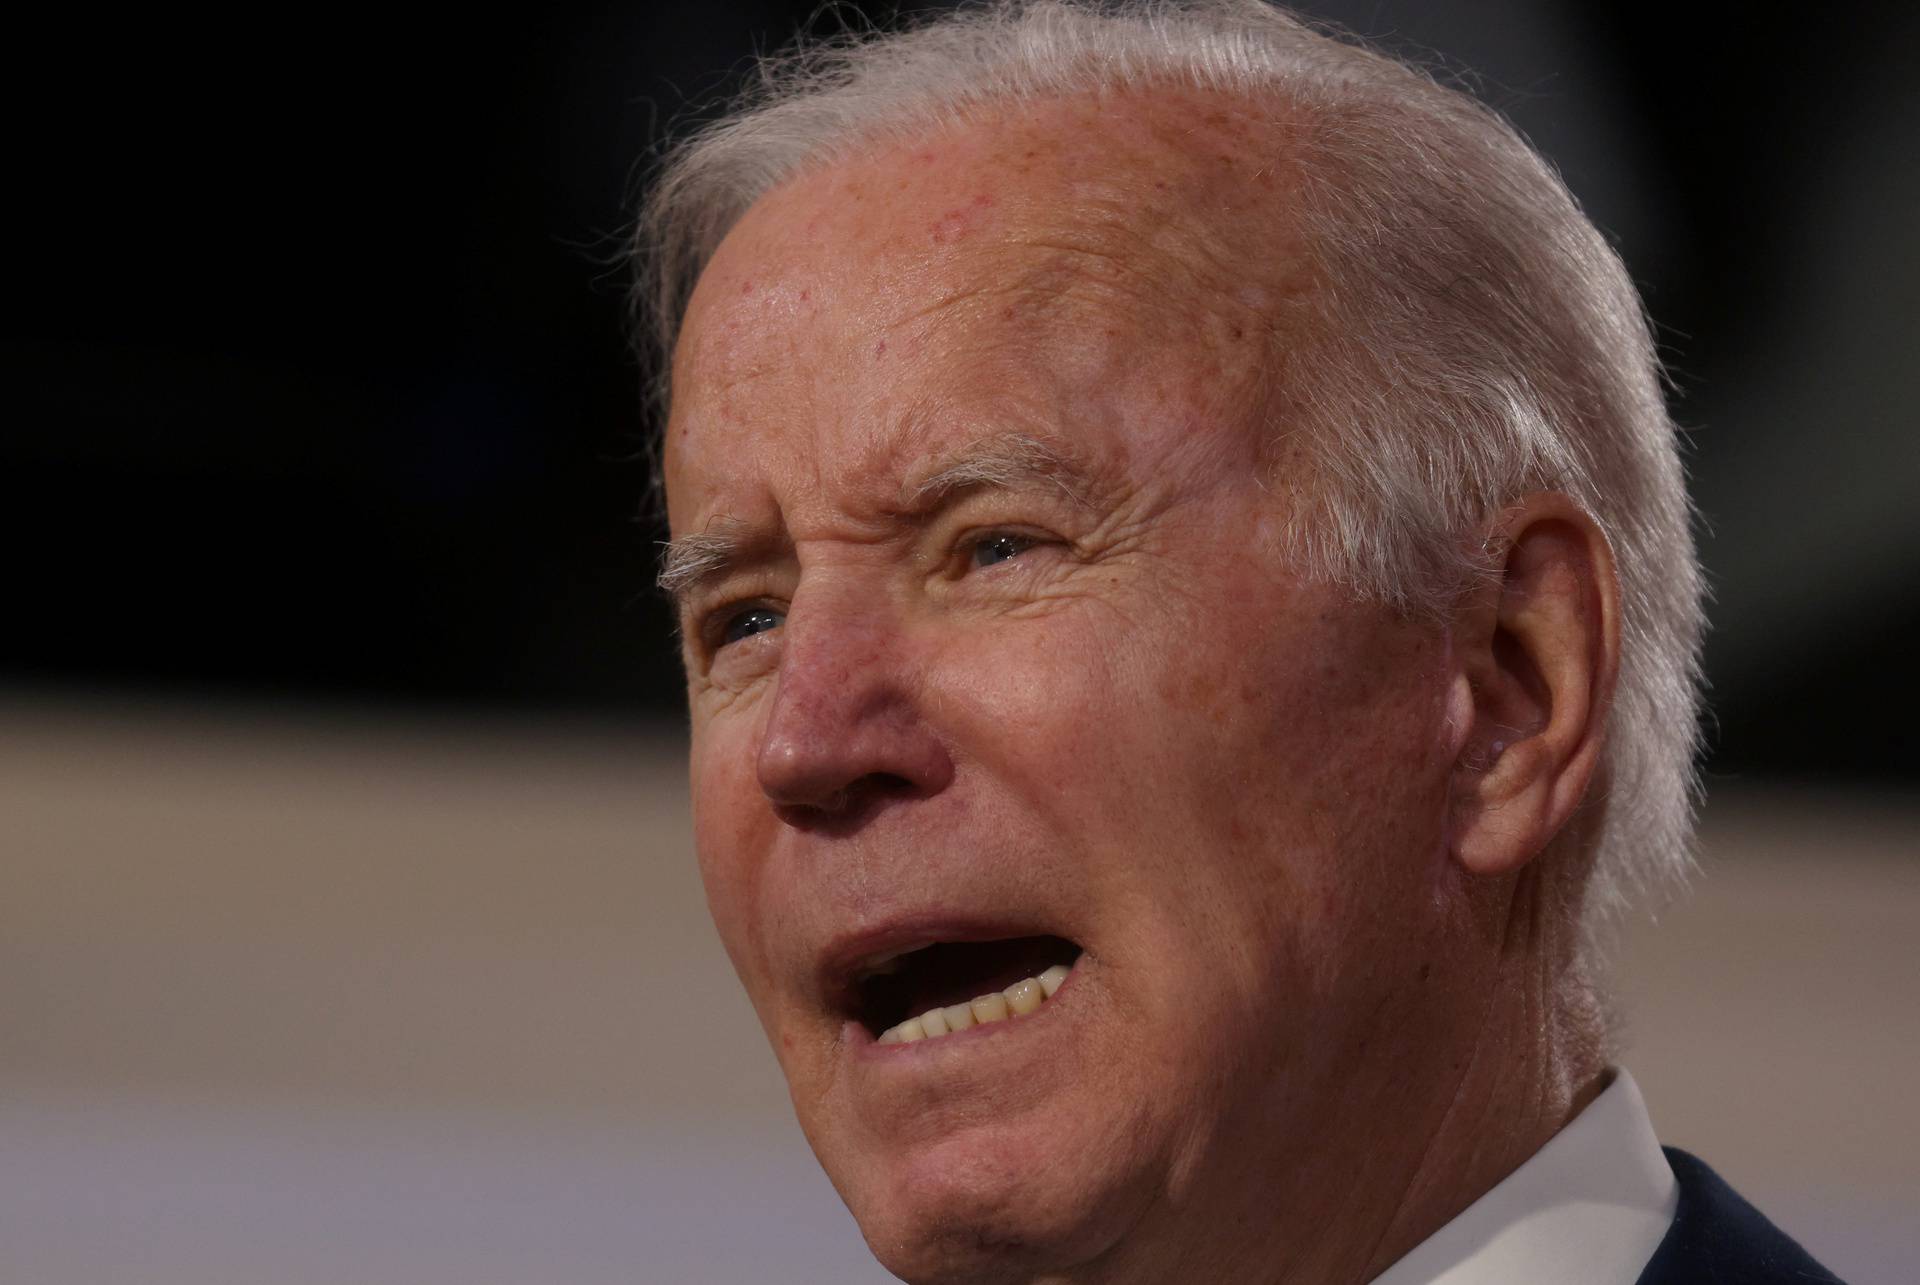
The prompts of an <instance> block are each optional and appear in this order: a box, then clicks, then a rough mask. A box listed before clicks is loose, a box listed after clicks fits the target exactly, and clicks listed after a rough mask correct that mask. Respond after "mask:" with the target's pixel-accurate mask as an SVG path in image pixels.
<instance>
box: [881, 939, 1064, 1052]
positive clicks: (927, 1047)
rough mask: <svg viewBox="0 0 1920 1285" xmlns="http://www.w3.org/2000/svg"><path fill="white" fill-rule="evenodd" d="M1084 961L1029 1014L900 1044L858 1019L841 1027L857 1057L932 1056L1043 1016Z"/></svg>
mask: <svg viewBox="0 0 1920 1285" xmlns="http://www.w3.org/2000/svg"><path fill="white" fill-rule="evenodd" d="M1085 960H1086V954H1085V952H1082V953H1081V955H1080V958H1078V959H1076V960H1074V962H1073V968H1072V970H1071V971H1069V972H1068V973H1067V979H1066V980H1065V981H1063V982H1061V983H1060V989H1059V990H1057V991H1055V992H1054V993H1053V994H1052V996H1050V997H1049V998H1048V999H1046V1000H1045V1001H1044V1002H1042V1003H1041V1005H1040V1007H1039V1008H1037V1009H1035V1010H1034V1011H1033V1012H1031V1013H1025V1014H1022V1015H1020V1016H1018V1017H1007V1018H1004V1019H1002V1020H1001V1021H998V1022H975V1023H974V1024H973V1025H972V1026H969V1027H968V1028H967V1029H966V1030H964V1031H949V1032H948V1033H947V1034H945V1035H935V1036H932V1037H930V1038H928V1039H924V1040H914V1041H912V1042H910V1043H903V1044H882V1043H880V1041H879V1039H878V1037H876V1036H873V1035H870V1034H868V1032H867V1028H866V1026H865V1025H864V1024H862V1023H861V1022H859V1021H853V1020H850V1021H848V1022H847V1024H846V1027H845V1028H844V1029H845V1031H846V1035H847V1042H848V1044H849V1045H850V1046H852V1047H853V1049H854V1051H855V1055H856V1056H858V1057H861V1058H905V1057H915V1056H923V1057H924V1056H934V1055H935V1053H936V1050H937V1049H941V1048H946V1047H947V1046H948V1045H955V1046H956V1047H957V1046H971V1045H972V1044H973V1043H974V1042H975V1041H976V1039H990V1038H993V1037H995V1036H1004V1035H1010V1034H1014V1033H1016V1032H1018V1031H1021V1030H1025V1029H1026V1028H1028V1027H1030V1026H1032V1025H1033V1024H1034V1023H1035V1022H1037V1021H1039V1020H1040V1019H1042V1018H1044V1017H1045V1016H1046V1015H1047V1014H1048V1013H1049V1012H1050V1011H1052V1009H1053V1006H1054V1005H1056V1004H1058V1003H1059V1002H1060V1001H1061V1000H1062V999H1063V998H1065V996H1066V994H1067V992H1068V991H1070V990H1074V989H1075V983H1076V982H1077V981H1078V980H1079V977H1080V965H1081V964H1082V963H1084V962H1085Z"/></svg>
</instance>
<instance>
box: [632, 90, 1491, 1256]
mask: <svg viewBox="0 0 1920 1285" xmlns="http://www.w3.org/2000/svg"><path fill="white" fill-rule="evenodd" d="M1092 111H1093V109H1092V108H1091V107H1090V106H1089V105H1084V104H1082V105H1075V104H1071V103H1065V104H1056V105H1054V106H1051V107H1047V108H1043V109H1036V110H1033V111H1030V112H1028V113H1027V114H1026V115H1025V116H1023V117H1022V118H1021V119H1020V120H1018V121H1005V122H1001V123H998V124H993V123H986V124H979V125H976V126H972V127H969V128H968V129H967V130H966V131H964V132H960V133H957V134H954V135H952V136H943V137H941V138H939V139H937V140H932V141H928V142H927V143H925V144H924V145H922V146H919V147H902V148H892V149H888V150H883V151H878V152H874V153H871V154H869V155H867V156H865V157H864V158H861V159H858V160H855V161H850V162H847V163H843V164H838V165H836V166H834V167H832V168H829V169H826V170H823V171H820V172H817V173H814V174H811V175H809V176H806V177H803V178H801V179H799V180H797V181H795V182H793V183H791V184H789V185H787V186H786V187H784V188H782V189H780V190H778V191H777V192H775V193H774V194H772V195H770V196H769V197H767V198H766V199H764V200H763V201H761V202H760V203H759V204H758V205H757V206H756V207H755V208H754V209H753V210H752V211H751V212H750V213H749V214H748V215H747V217H746V218H745V219H744V220H743V221H742V222H741V223H740V224H739V225H738V227H737V228H736V229H735V230H734V231H733V232H732V234H731V235H730V236H729V237H728V239H727V241H726V243H725V244H724V245H723V246H722V248H721V249H720V251H719V253H718V255H717V256H716V257H715V259H714V260H713V262H712V264H711V266H710V267H709V268H708V270H707V272H706V274H705V275H704V277H703V278H702V280H701V283H700V286H699V289H698V291H697V292H696V296H695V299H694V301H693V304H692V306H691V308H690V310H689V313H688V317H687V321H686V326H685V329H684V332H683V335H682V338H681V343H680V348H679V351H678V356H677V361H676V365H675V376H674V392H675V398H674V413H673V416H672V419H671V422H670V425H669V428H668V440H667V459H666V464H667V479H668V495H669V503H670V511H671V519H672V527H673V534H674V536H675V537H676V539H678V540H685V539H687V538H688V537H700V541H699V542H698V543H696V544H695V545H693V546H691V547H692V548H693V549H694V550H695V551H696V552H697V553H699V554H700V555H701V557H700V558H699V559H697V560H696V561H697V562H698V564H699V565H697V566H689V567H688V569H687V571H688V573H687V574H686V575H685V576H684V577H683V579H684V581H685V584H684V586H683V587H684V592H685V599H684V605H683V615H682V624H683V626H684V632H685V639H686V644H685V659H686V664H687V669H688V674H689V691H690V703H691V710H692V725H693V749H692V782H693V801H694V812H695V824H696V834H697V843H698V850H699V857H700V862H701V869H702V872H703V875H704V878H705V881H706V887H707V892H708V897H709V899H710V902H711V906H712V910H713V915H714V919H715V921H716V923H717V925H718V927H719V931H720V935H721V937H722V939H723V941H724V942H725V944H726V947H727V949H728V951H729V953H730V955H731V957H732V959H733V962H734V964H735V966H736V968H737V969H738V970H739V973H740V977H741V979H742V981H743V982H744V983H745V985H746V988H747V991H748V992H749V994H750V995H751V997H752V1000H753V1002H754V1004H755V1006H756V1008H757V1010H758V1012H759V1015H760V1019H761V1021H762V1022H763V1023H764V1025H765V1027H766V1031H767V1034H768V1037H769V1039H770V1040H771V1042H772V1044H773V1047H774V1050H775V1052H776V1054H777V1055H778V1057H779V1059H780V1063H781V1066H782V1067H783V1069H784V1070H785V1072H786V1075H787V1078H788V1081H789V1084H790V1086H791V1089H792V1094H793V1101H794V1105H795V1107H796V1110H797V1112H798V1114H799V1117H800V1121H801V1124H802V1125H803V1127H804V1128H805V1130H806V1133H807V1136H808V1138H809V1139H810V1140H811V1142H812V1144H813V1146H814V1148H815V1150H816V1151H817V1153H818V1154H819V1156H820V1159H821V1161H822V1163H823V1164H824V1165H825V1167H826V1169H827V1171H828V1173H829V1174H830V1175H831V1177H832V1178H833V1180H834V1182H835V1184H836V1185H837V1187H838V1188H839V1190H840V1191H841V1193H842V1195H843V1196H844V1197H845V1199H846V1200H847V1203H848V1205H849V1206H850V1207H851V1208H852V1210H853V1212H854V1214H855V1216H856V1217H857V1218H858V1220H859V1221H860V1224H861V1226H862V1228H863V1230H864V1231H865V1233H866V1235H867V1238H868V1240H869V1242H870V1243H871V1244H872V1246H873V1248H874V1249H875V1251H876V1253H877V1254H879V1256H880V1257H881V1258H882V1260H883V1261H885V1262H886V1263H887V1264H888V1265H889V1266H890V1267H893V1268H894V1269H895V1270H896V1271H899V1272H902V1273H904V1274H908V1275H913V1276H921V1275H938V1274H940V1273H943V1272H952V1273H959V1274H964V1273H965V1272H968V1271H975V1270H983V1269H984V1268H985V1267H987V1266H991V1265H999V1266H1005V1267H1008V1268H1017V1269H1018V1270H1020V1271H1039V1270H1041V1269H1054V1270H1060V1269H1065V1268H1067V1267H1069V1266H1071V1265H1073V1264H1077V1263H1091V1262H1096V1261H1101V1260H1105V1261H1110V1262H1119V1261H1121V1260H1123V1259H1126V1258H1127V1257H1128V1256H1129V1255H1132V1256H1133V1258H1132V1261H1138V1262H1146V1261H1149V1259H1150V1257H1151V1255H1150V1254H1148V1253H1147V1251H1145V1250H1140V1249H1138V1248H1137V1247H1138V1246H1139V1245H1142V1244H1146V1243H1149V1242H1152V1243H1156V1244H1159V1245H1161V1246H1163V1247H1164V1246H1169V1245H1174V1244H1175V1243H1176V1242H1178V1240H1179V1238H1180V1233H1179V1232H1178V1231H1177V1230H1176V1229H1177V1228H1179V1227H1182V1226H1185V1227H1188V1228H1193V1227H1194V1226H1195V1225H1196V1218H1195V1215H1196V1214H1198V1215H1199V1216H1200V1217H1199V1219H1198V1222H1199V1223H1200V1224H1202V1226H1201V1228H1200V1230H1202V1231H1203V1232H1204V1230H1205V1228H1204V1224H1206V1223H1207V1222H1208V1221H1209V1220H1212V1219H1230V1218H1232V1217H1235V1216H1236V1211H1242V1210H1244V1211H1246V1212H1247V1214H1248V1216H1249V1217H1258V1218H1263V1219H1268V1220H1278V1221H1279V1222H1280V1223H1281V1224H1283V1225H1284V1224H1286V1223H1287V1221H1288V1220H1289V1219H1292V1220H1295V1221H1297V1222H1298V1223H1299V1226H1300V1230H1301V1232H1302V1233H1303V1234H1304V1233H1306V1232H1307V1231H1308V1229H1309V1225H1310V1224H1311V1222H1312V1221H1313V1220H1315V1219H1317V1218H1323V1217H1326V1216H1328V1215H1330V1214H1331V1212H1332V1211H1333V1210H1335V1209H1337V1207H1338V1200H1339V1199H1340V1198H1341V1189H1342V1186H1343V1176H1344V1175H1348V1174H1351V1173H1353V1172H1354V1171H1355V1168H1356V1164H1355V1162H1354V1161H1353V1160H1352V1159H1350V1158H1348V1157H1347V1156H1346V1155H1345V1154H1344V1153H1346V1152H1347V1151H1348V1150H1349V1149H1351V1148H1353V1147H1354V1146H1356V1145H1377V1146H1378V1147H1379V1148H1382V1149H1385V1150H1391V1148H1392V1147H1394V1146H1395V1145H1396V1140H1395V1139H1394V1138H1393V1137H1392V1136H1391V1131H1390V1130H1387V1129H1386V1128H1385V1127H1384V1126H1375V1125H1374V1124H1373V1123H1371V1122H1373V1121H1376V1120H1382V1119H1386V1118H1390V1116H1391V1104H1392V1103H1393V1101H1394V1100H1395V1098H1396V1095H1402V1094H1403V1093H1404V1084H1396V1083H1395V1082H1394V1081H1393V1080H1392V1078H1391V1074H1398V1075H1399V1076H1401V1077H1402V1079H1403V1080H1404V1077H1405V1076H1406V1075H1407V1074H1408V1073H1409V1072H1408V1068H1409V1067H1410V1066H1414V1067H1417V1066H1419V1062H1418V1059H1417V1058H1416V1057H1415V1056H1414V1055H1413V1054H1412V1053H1411V1052H1409V1050H1415V1049H1428V1048H1431V1047H1432V1046H1433V1044H1434V1039H1433V1036H1432V1033H1433V1032H1434V1031H1435V1030H1438V1029H1441V1028H1443V1027H1445V1026H1446V1025H1448V1024H1449V1023H1453V1022H1456V1021H1457V1020H1458V1018H1459V1015H1460V1013H1461V1012H1462V1011H1464V1007H1463V1006H1464V1005H1465V1004H1466V1003H1467V1002H1468V1000H1467V997H1465V996H1463V995H1459V994H1456V993H1454V992H1452V991H1450V990H1448V989H1446V987H1445V985H1444V984H1442V983H1441V982H1440V981H1439V980H1438V977H1439V975H1440V973H1439V971H1438V970H1436V974H1435V980H1434V981H1433V982H1432V983H1431V984H1427V983H1423V981H1422V980H1421V979H1424V978H1426V976H1427V970H1426V965H1427V964H1428V962H1429V961H1430V960H1431V959H1432V958H1433V957H1434V956H1435V955H1436V954H1438V953H1439V952H1440V951H1442V950H1443V948H1444V947H1443V938H1444V934H1445V927H1444V925H1443V924H1442V923H1441V922H1440V921H1441V920H1443V919H1444V918H1445V914H1444V913H1443V912H1442V911H1439V910H1436V906H1438V905H1445V904H1449V903H1448V901H1447V898H1446V897H1445V896H1444V895H1442V894H1443V893H1444V892H1445V889H1443V887H1442V885H1443V884H1444V883H1445V882H1446V881H1448V880H1450V879H1452V878H1454V875H1453V874H1452V873H1451V871H1450V868H1449V865H1448V863H1447V861H1446V859H1445V840H1444V831H1445V816H1446V800H1447V779H1448V768H1449V764H1450V756H1451V752H1450V745H1451V742H1450V741H1449V736H1448V733H1447V731H1446V729H1445V726H1444V724H1445V719H1444V716H1443V710H1442V704H1443V702H1442V693H1443V691H1444V690H1445V686H1446V680H1445V672H1446V666H1447V659H1446V656H1445V645H1444V642H1443V641H1442V640H1441V639H1440V637H1439V636H1438V635H1437V634H1434V633H1431V632H1429V631H1425V630H1422V629H1419V628H1415V627H1414V626H1411V625H1409V624H1406V623H1403V622H1400V621H1398V620H1396V619H1395V618H1394V617H1392V616H1391V615H1390V614H1388V613H1387V612H1385V611H1383V610H1381V609H1379V608H1376V607H1373V606H1368V605H1362V604H1358V603H1355V602H1353V601H1352V600H1350V598H1349V597H1347V596H1346V595H1345V594H1343V593H1342V592H1340V591H1339V590H1337V589H1335V588H1332V587H1329V586H1325V585H1318V584H1310V583H1307V582H1305V581H1304V580H1303V579H1302V578H1301V577H1300V576H1298V575H1297V574H1295V573H1294V571H1293V570H1292V569H1291V568H1290V567H1289V565H1288V561H1287V559H1286V558H1285V557H1284V556H1283V554H1282V545H1283V539H1282V534H1283V531H1284V529H1285V526H1286V523H1287V521H1288V520H1289V518H1290V516H1291V510H1290V499H1289V496H1290V486H1291V485H1292V483H1290V481H1289V478H1288V475H1287V472H1286V469H1287V455H1286V452H1285V450H1284V448H1282V449H1280V450H1279V451H1277V452H1273V453H1270V454H1269V453H1263V452H1262V450H1261V449H1260V444H1261V441H1262V437H1263V435H1269V436H1270V435H1271V434H1273V433H1276V432H1282V433H1283V432H1284V430H1285V427H1286V426H1285V425H1284V424H1278V425H1269V424H1267V423H1265V421H1264V415H1265V412H1266V408H1267V406H1268V405H1269V402H1268V399H1267V390H1268V381H1269V379H1270V378H1271V376H1272V372H1273V371H1274V370H1275V369H1276V368H1278V366H1279V365H1281V364H1283V363H1281V361H1280V359H1282V358H1284V355H1285V351H1286V349H1287V346H1288V343H1289V339H1288V334H1287V325H1288V324H1289V322H1288V321H1287V318H1288V317H1289V315H1290V314H1291V312H1292V308H1291V304H1292V302H1293V301H1295V300H1296V299H1297V296H1298V294H1299V293H1300V292H1301V291H1303V290H1305V289H1307V288H1308V286H1307V285H1306V284H1305V274H1304V273H1302V272H1301V271H1300V270H1299V267H1298V264H1297V261H1296V260H1295V259H1293V258H1292V257H1291V254H1290V252H1289V250H1288V248H1287V246H1286V243H1285V239H1284V238H1281V237H1276V236H1275V235H1274V234H1273V232H1272V224H1271V215H1270V213H1265V212H1264V211H1270V210H1272V209H1274V208H1284V200H1285V184H1284V181H1283V180H1280V179H1276V178H1275V176H1274V173H1273V170H1272V167H1270V166H1269V167H1267V168H1265V169H1264V170H1263V169H1262V167H1261V166H1260V165H1258V164H1255V163H1252V162H1247V161H1243V160H1241V159H1238V158H1237V153H1236V152H1235V150H1234V148H1233V147H1232V146H1231V137H1232V132H1233V128H1234V126H1233V124H1232V122H1226V123H1224V124H1223V123H1222V121H1221V120H1220V119H1219V118H1218V113H1217V112H1216V113H1215V115H1214V116H1212V117H1203V113H1202V109H1201V108H1199V107H1195V106H1192V105H1184V104H1180V103H1177V102H1167V103H1164V104H1161V105H1158V106H1154V107H1153V108H1152V109H1151V110H1145V109H1142V110H1140V111H1137V112H1135V113H1134V116H1133V118H1132V119H1131V123H1129V122H1128V121H1127V120H1125V119H1123V120H1120V121H1118V122H1116V120H1115V119H1114V116H1115V115H1121V116H1124V115H1125V114H1124V113H1112V112H1111V111H1110V112H1109V113H1108V114H1107V115H1106V116H1104V117H1102V119H1101V121H1100V122H1099V124H1098V125H1097V126H1094V124H1093V121H1092ZM1196 138H1199V139H1211V140H1213V141H1212V142H1209V143H1207V144H1206V145H1204V146H1203V145H1199V144H1197V143H1196V142H1195V139H1196ZM1221 139H1225V140H1227V141H1225V142H1221V141H1220V140H1221ZM1235 209H1238V210H1241V211H1243V212H1244V211H1248V210H1253V211H1255V213H1256V214H1257V216H1258V217H1257V218H1255V219H1252V220H1251V221H1252V222H1255V223H1258V224H1260V225H1261V226H1262V227H1264V228H1265V231H1264V232H1262V233H1261V236H1262V238H1263V239H1262V243H1261V245H1260V247H1259V248H1258V249H1257V250H1256V249H1254V248H1253V247H1251V246H1248V245H1243V244H1242V238H1243V236H1244V235H1246V228H1245V227H1243V226H1241V223H1242V222H1247V221H1248V220H1245V219H1242V220H1241V221H1240V222H1236V216H1234V215H1233V214H1231V211H1233V210H1235ZM1202 211H1205V212H1206V213H1204V214H1203V213H1201V212H1202ZM1221 211H1228V212H1229V213H1227V214H1222V213H1220V212H1221ZM1209 218H1212V220H1213V222H1212V223H1209V222H1208V219H1209ZM1247 264H1253V265H1255V267H1254V268H1253V269H1251V270H1249V269H1248V268H1247V267H1246V266H1245V265H1247ZM1268 465H1271V466H1270V467H1268ZM683 547H685V546H683ZM934 943H958V945H950V946H947V947H943V948H940V949H935V950H926V951H923V950H921V949H920V948H922V947H927V946H929V945H931V944H934ZM901 952H911V953H907V954H904V955H901ZM896 955H898V956H900V957H899V958H897V959H895V960H892V961H891V962H887V961H888V957H889V956H896ZM1052 962H1061V963H1070V964H1071V972H1070V973H1069V975H1068V978H1067V981H1066V983H1065V985H1064V986H1062V987H1060V989H1059V990H1058V991H1057V993H1055V994H1054V995H1053V997H1052V998H1050V999H1047V1000H1045V1002H1044V1003H1042V1004H1041V1005H1040V1006H1039V1007H1038V1008H1037V1010H1035V1011H1033V1012H1031V1013H1028V1014H1026V1015H1021V1016H1013V1017H1011V1018H1009V1019H1008V1020H1005V1021H1000V1022H994V1023H990V1024H980V1025H975V1026H973V1027H972V1028H971V1029H965V1030H956V1031H954V1032H952V1033H949V1034H946V1035H944V1036H940V1037H937V1038H929V1039H924V1040H918V1041H914V1042H898V1043H895V1042H887V1043H883V1042H880V1039H879V1037H880V1036H881V1035H882V1034H883V1032H884V1031H885V1030H886V1029H887V1028H889V1027H891V1026H893V1025H894V1024H896V1023H898V1022H900V1021H901V1020H902V1019H903V1018H906V1017H911V1016H913V1015H915V1014H917V1013H920V1012H923V1011H926V1010H927V1009H929V1008H934V1007H945V1006H950V1005H955V1004H959V1003H963V1002H964V1001H966V1000H967V999H969V998H970V997H971V996H974V995H978V994H982V993H986V992H989V991H994V990H998V989H999V988H1001V987H1003V986H1005V985H1007V984H1008V983H1009V982H1010V981H1014V980H1016V979H1017V977H1019V976H1024V975H1031V974H1034V973H1038V972H1039V971H1041V969H1042V968H1044V967H1045V966H1046V965H1047V964H1049V963H1052ZM876 970H879V971H880V973H881V975H880V976H879V977H877V978H876V977H874V976H872V974H874V972H875V971H876ZM888 970H891V971H888ZM989 1008H991V1006H989ZM1415 1073H1416V1074H1418V1073H1419V1072H1418V1071H1416V1072H1415ZM1376 1132H1378V1133H1380V1134H1381V1135H1382V1136H1380V1137H1378V1138H1375V1137H1374V1134H1375V1133H1376ZM1331 1156H1340V1157H1341V1158H1340V1159H1339V1160H1338V1161H1334V1160H1330V1159H1329V1157H1331ZM1215 1225H1216V1226H1217V1225H1219V1224H1217V1223H1216V1224H1215ZM1156 1237H1157V1240H1156Z"/></svg>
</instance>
